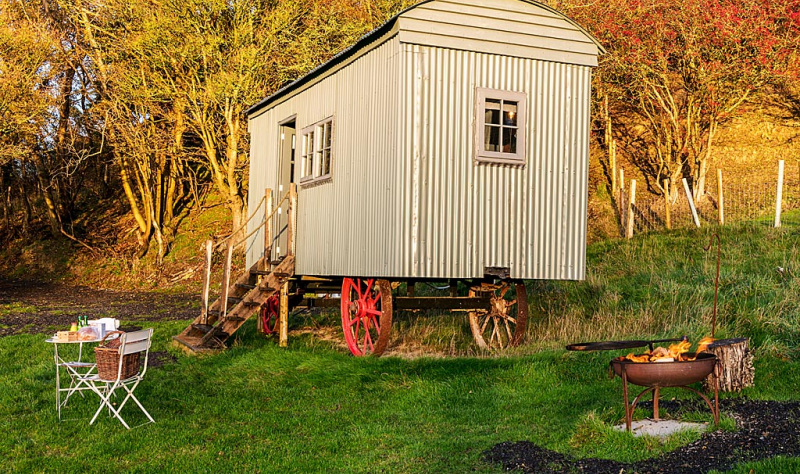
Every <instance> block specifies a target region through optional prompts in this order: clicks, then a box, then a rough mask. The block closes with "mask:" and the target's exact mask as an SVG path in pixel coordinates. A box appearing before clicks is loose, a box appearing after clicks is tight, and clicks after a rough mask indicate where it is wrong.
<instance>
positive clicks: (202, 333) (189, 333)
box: [173, 256, 294, 352]
mask: <svg viewBox="0 0 800 474" xmlns="http://www.w3.org/2000/svg"><path fill="white" fill-rule="evenodd" d="M279 262H280V263H279V264H278V266H277V267H275V268H274V269H273V270H263V269H264V268H269V267H270V266H271V265H270V264H271V262H269V263H267V262H266V261H265V259H264V258H261V259H259V261H258V262H256V263H255V264H254V265H253V266H252V267H250V269H249V270H248V271H247V272H245V273H244V275H242V276H241V277H239V279H237V280H236V281H235V282H234V283H233V284H231V285H230V286H229V288H228V301H227V303H228V307H227V314H224V315H223V314H222V306H223V305H222V301H221V298H220V299H217V300H216V301H215V302H214V303H213V304H211V305H210V306H209V309H208V311H207V314H201V315H199V316H198V317H197V318H195V320H194V321H192V323H191V324H189V326H187V327H186V329H184V330H183V332H181V333H180V334H178V335H177V336H173V341H174V344H177V345H179V346H181V347H182V348H183V349H186V350H188V351H191V352H209V351H211V352H213V351H218V350H221V349H224V348H225V342H226V341H227V340H228V338H230V336H231V335H232V334H233V333H235V332H236V330H238V329H239V328H240V327H242V325H244V323H245V322H246V321H247V320H248V319H249V318H250V317H251V316H252V315H253V314H255V313H256V312H257V311H258V308H259V307H261V305H262V304H264V303H265V302H266V301H267V299H268V298H269V297H270V296H272V295H274V294H276V293H277V292H278V289H279V288H281V287H282V286H283V285H284V284H285V283H286V281H287V280H288V279H289V278H291V277H292V276H294V256H287V257H284V258H283V259H281V260H280V261H279ZM259 276H260V277H261V281H260V282H259V281H257V279H258V277H259Z"/></svg>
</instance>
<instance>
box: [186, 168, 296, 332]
mask: <svg viewBox="0 0 800 474" xmlns="http://www.w3.org/2000/svg"><path fill="white" fill-rule="evenodd" d="M287 201H288V203H289V206H288V210H287V213H286V215H287V218H288V225H287V228H286V234H287V239H288V249H287V253H288V255H294V252H295V237H296V229H297V185H296V184H294V183H292V184H291V185H289V190H288V191H286V193H285V194H284V195H283V197H281V199H280V201H278V203H277V205H275V206H274V207H272V190H271V189H266V190H265V192H264V197H262V198H261V200H260V201H259V205H258V207H257V208H256V209H258V208H260V207H261V204H262V203H266V204H267V206H266V207H265V214H266V211H268V210H269V214H266V215H265V216H264V220H263V221H262V222H261V223H259V225H258V226H256V227H255V229H253V231H252V232H250V233H249V234H247V235H246V236H244V238H242V240H240V241H238V242H236V243H232V242H228V246H227V255H226V259H225V268H224V270H223V283H222V285H223V288H222V296H221V298H223V300H222V301H221V303H222V311H221V313H220V314H221V315H223V317H224V315H225V314H227V306H228V301H227V297H228V286H230V270H231V255H232V254H233V251H234V250H235V249H236V247H238V246H239V245H241V244H243V243H245V242H247V239H249V238H250V237H252V236H253V235H254V234H255V233H256V232H258V230H259V229H260V228H261V225H264V233H265V235H264V259H265V260H267V261H268V260H269V255H270V251H271V247H272V239H273V236H272V217H273V216H274V215H275V213H276V212H278V209H280V207H281V206H282V205H283V203H284V202H287ZM271 207H272V209H271V210H270V208H271ZM254 216H255V212H254V213H253V214H252V215H251V216H250V217H249V218H248V219H247V221H245V225H246V224H247V222H249V221H250V220H251V219H252V218H253V217H254ZM243 227H244V226H242V227H240V228H239V229H238V230H241V229H242V228H243ZM238 230H237V232H238ZM233 235H235V233H233V234H231V235H229V236H228V237H225V238H224V239H222V240H221V241H220V242H218V243H217V245H216V246H219V245H221V244H222V243H224V242H226V241H228V240H229V239H230V238H231V237H233ZM216 246H215V245H214V244H213V242H212V241H211V240H208V241H207V242H206V262H205V263H206V265H205V272H204V273H203V294H202V296H201V298H202V309H201V310H202V314H203V316H204V319H205V323H206V324H208V309H209V307H210V306H209V302H208V300H209V289H210V286H211V255H212V252H213V248H215V247H216ZM267 268H269V263H267Z"/></svg>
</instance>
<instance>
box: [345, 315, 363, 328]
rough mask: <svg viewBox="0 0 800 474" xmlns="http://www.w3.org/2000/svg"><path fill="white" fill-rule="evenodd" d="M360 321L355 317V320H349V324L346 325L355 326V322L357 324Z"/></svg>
mask: <svg viewBox="0 0 800 474" xmlns="http://www.w3.org/2000/svg"><path fill="white" fill-rule="evenodd" d="M360 320H361V318H359V317H355V318H353V319H351V320H350V322H349V323H348V325H349V326H352V325H353V324H356V323H357V322H359V321H360Z"/></svg>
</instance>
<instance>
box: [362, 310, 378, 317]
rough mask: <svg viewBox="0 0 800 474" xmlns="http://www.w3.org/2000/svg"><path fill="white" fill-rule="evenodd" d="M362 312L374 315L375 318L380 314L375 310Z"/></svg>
mask: <svg viewBox="0 0 800 474" xmlns="http://www.w3.org/2000/svg"><path fill="white" fill-rule="evenodd" d="M364 312H365V313H367V314H374V315H376V316H380V315H381V312H380V311H378V310H377V309H365V310H364Z"/></svg>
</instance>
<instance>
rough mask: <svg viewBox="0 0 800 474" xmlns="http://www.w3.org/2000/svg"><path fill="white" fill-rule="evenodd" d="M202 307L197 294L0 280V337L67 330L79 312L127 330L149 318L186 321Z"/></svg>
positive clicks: (153, 319) (149, 319)
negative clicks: (117, 323) (110, 319)
mask: <svg viewBox="0 0 800 474" xmlns="http://www.w3.org/2000/svg"><path fill="white" fill-rule="evenodd" d="M198 311H199V299H198V297H197V295H190V294H177V295H176V294H171V295H166V294H162V293H157V292H145V291H139V292H137V291H113V290H100V289H94V288H88V287H85V286H75V285H65V284H60V283H38V282H22V281H8V280H0V337H1V336H8V335H11V334H47V333H52V332H54V331H56V330H58V329H67V328H69V325H70V323H71V322H73V321H76V320H77V317H78V316H80V315H87V316H89V319H96V318H102V317H113V318H117V319H119V320H120V323H121V326H122V328H123V329H124V328H125V327H126V326H140V325H141V323H142V322H146V321H168V320H188V319H192V318H194V317H195V316H196V315H197V313H198Z"/></svg>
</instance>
